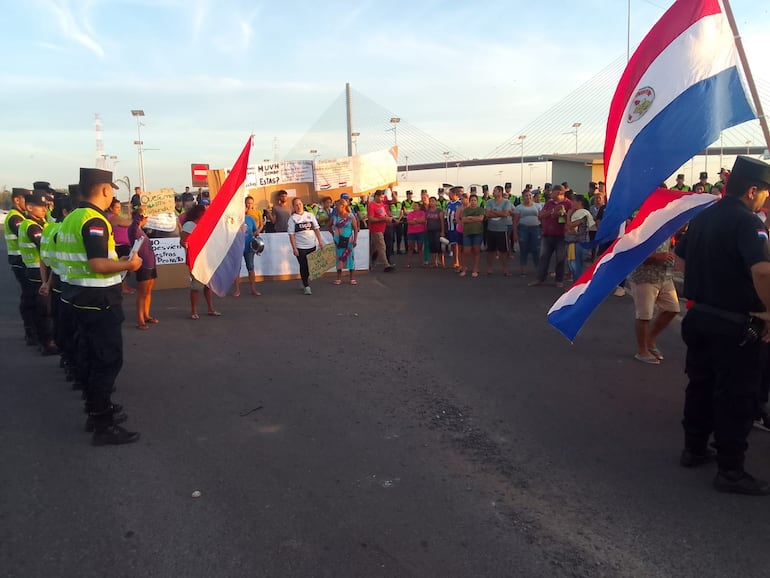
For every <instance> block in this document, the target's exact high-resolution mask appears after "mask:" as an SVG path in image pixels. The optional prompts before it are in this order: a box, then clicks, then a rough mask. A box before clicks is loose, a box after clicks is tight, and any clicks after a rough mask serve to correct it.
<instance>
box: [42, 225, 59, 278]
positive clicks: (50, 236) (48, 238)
mask: <svg viewBox="0 0 770 578" xmlns="http://www.w3.org/2000/svg"><path fill="white" fill-rule="evenodd" d="M59 229H61V223H57V222H53V223H51V224H50V225H48V226H47V227H46V228H45V229H43V236H42V237H41V238H40V258H41V259H42V260H43V263H45V264H46V265H48V266H49V267H50V268H51V269H53V272H54V273H56V274H57V275H59V276H60V277H61V273H60V272H59V271H60V266H59V261H58V260H57V258H56V243H55V242H54V238H55V236H56V233H58V232H59Z"/></svg>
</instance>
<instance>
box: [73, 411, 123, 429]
mask: <svg viewBox="0 0 770 578" xmlns="http://www.w3.org/2000/svg"><path fill="white" fill-rule="evenodd" d="M127 419H128V415H127V414H125V413H123V412H122V411H121V412H118V411H116V412H115V413H113V414H112V425H118V424H121V423H123V422H125V421H126V420H127ZM95 430H96V422H95V420H94V417H93V416H91V415H89V416H88V417H87V418H86V423H85V425H84V426H83V431H84V432H86V433H91V432H93V431H95Z"/></svg>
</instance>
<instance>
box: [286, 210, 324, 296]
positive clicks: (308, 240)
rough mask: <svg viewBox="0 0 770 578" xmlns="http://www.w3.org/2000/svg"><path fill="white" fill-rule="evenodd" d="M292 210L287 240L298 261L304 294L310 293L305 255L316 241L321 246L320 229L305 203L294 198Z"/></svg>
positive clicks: (314, 246) (311, 249) (313, 247)
mask: <svg viewBox="0 0 770 578" xmlns="http://www.w3.org/2000/svg"><path fill="white" fill-rule="evenodd" d="M291 206H292V209H293V212H292V214H291V216H290V217H289V223H288V226H287V227H288V228H287V232H288V233H289V242H290V243H291V249H292V252H293V253H294V256H295V257H296V258H297V262H298V263H299V275H300V277H302V286H303V287H304V288H305V295H312V294H313V292H312V291H311V289H310V280H309V277H310V269H309V267H308V264H307V256H308V255H310V253H312V252H313V251H315V250H316V241H318V247H319V248H323V246H324V244H323V241H322V240H321V229H320V227H319V226H318V221H317V220H316V218H315V215H314V214H313V213H308V212H306V211H305V205H304V203H303V202H302V200H301V199H297V198H295V199H294V200H293V201H292V202H291Z"/></svg>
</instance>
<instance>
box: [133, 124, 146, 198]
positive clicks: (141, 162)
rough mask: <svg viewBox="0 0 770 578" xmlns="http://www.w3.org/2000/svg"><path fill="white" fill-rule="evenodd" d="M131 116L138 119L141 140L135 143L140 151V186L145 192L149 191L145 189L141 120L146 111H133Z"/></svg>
mask: <svg viewBox="0 0 770 578" xmlns="http://www.w3.org/2000/svg"><path fill="white" fill-rule="evenodd" d="M131 116H133V117H136V132H137V136H138V137H139V138H138V140H135V141H134V144H135V145H136V148H137V150H138V151H139V184H140V185H141V187H142V192H144V191H145V190H147V189H146V188H145V183H144V152H143V148H142V147H143V145H144V142H143V141H142V121H141V118H142V117H143V116H144V111H143V110H141V109H133V110H132V111H131Z"/></svg>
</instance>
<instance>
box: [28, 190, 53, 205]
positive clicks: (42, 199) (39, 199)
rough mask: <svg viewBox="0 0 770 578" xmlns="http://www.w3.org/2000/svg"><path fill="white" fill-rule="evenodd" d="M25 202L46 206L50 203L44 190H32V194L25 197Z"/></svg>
mask: <svg viewBox="0 0 770 578" xmlns="http://www.w3.org/2000/svg"><path fill="white" fill-rule="evenodd" d="M24 202H25V203H26V204H27V205H37V206H38V207H45V206H46V205H47V204H48V195H47V194H46V193H44V192H43V191H32V192H31V193H30V194H28V195H27V196H26V197H24Z"/></svg>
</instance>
